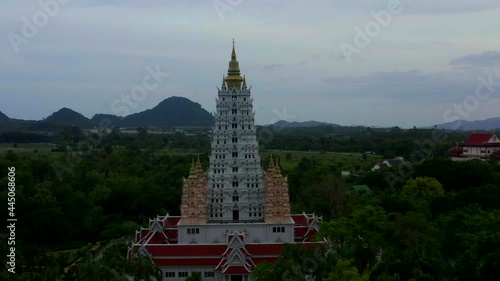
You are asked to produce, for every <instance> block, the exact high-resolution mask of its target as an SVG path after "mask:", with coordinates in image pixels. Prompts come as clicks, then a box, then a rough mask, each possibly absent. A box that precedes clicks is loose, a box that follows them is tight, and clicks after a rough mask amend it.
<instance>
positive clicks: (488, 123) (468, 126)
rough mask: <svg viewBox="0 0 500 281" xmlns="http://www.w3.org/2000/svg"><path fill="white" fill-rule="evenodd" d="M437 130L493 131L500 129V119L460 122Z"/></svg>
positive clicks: (440, 125) (441, 125) (442, 126)
mask: <svg viewBox="0 0 500 281" xmlns="http://www.w3.org/2000/svg"><path fill="white" fill-rule="evenodd" d="M436 128H437V129H445V130H464V131H471V130H493V129H498V128H500V117H497V118H490V119H486V120H478V121H465V120H458V121H454V122H448V123H443V124H438V125H436Z"/></svg>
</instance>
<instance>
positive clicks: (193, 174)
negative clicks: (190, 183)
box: [189, 158, 198, 179]
mask: <svg viewBox="0 0 500 281" xmlns="http://www.w3.org/2000/svg"><path fill="white" fill-rule="evenodd" d="M197 177H198V176H197V174H196V167H195V165H194V158H192V159H191V169H190V170H189V178H190V179H196V178H197Z"/></svg>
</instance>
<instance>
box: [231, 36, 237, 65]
mask: <svg viewBox="0 0 500 281" xmlns="http://www.w3.org/2000/svg"><path fill="white" fill-rule="evenodd" d="M231 60H236V50H235V49H234V38H233V52H232V53H231Z"/></svg>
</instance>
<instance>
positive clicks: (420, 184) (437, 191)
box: [402, 177, 444, 197]
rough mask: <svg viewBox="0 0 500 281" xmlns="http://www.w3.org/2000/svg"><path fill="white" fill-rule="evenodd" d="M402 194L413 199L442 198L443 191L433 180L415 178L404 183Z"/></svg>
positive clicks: (439, 184)
mask: <svg viewBox="0 0 500 281" xmlns="http://www.w3.org/2000/svg"><path fill="white" fill-rule="evenodd" d="M402 193H403V194H405V195H410V196H413V197H428V196H443V195H444V189H443V186H442V185H441V183H440V182H439V181H438V180H436V179H435V178H431V177H416V178H414V179H409V180H407V181H406V183H405V185H404V186H403V189H402Z"/></svg>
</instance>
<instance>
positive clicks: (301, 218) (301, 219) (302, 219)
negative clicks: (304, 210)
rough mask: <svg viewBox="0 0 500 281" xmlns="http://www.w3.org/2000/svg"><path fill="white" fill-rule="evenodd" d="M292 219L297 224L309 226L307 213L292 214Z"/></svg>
mask: <svg viewBox="0 0 500 281" xmlns="http://www.w3.org/2000/svg"><path fill="white" fill-rule="evenodd" d="M292 219H293V221H294V222H295V224H297V225H301V226H307V217H306V216H305V215H292Z"/></svg>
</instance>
